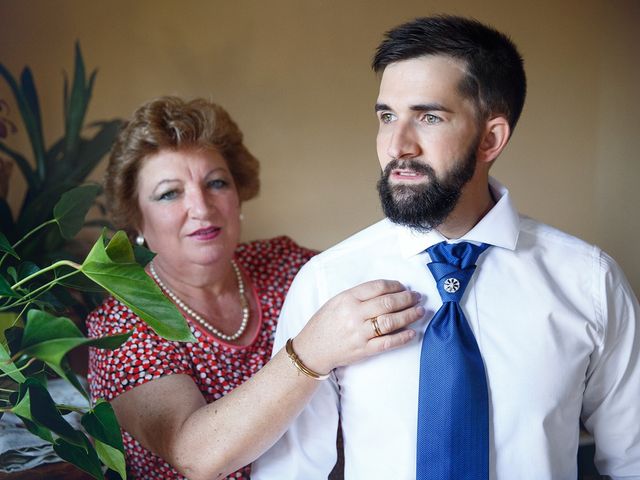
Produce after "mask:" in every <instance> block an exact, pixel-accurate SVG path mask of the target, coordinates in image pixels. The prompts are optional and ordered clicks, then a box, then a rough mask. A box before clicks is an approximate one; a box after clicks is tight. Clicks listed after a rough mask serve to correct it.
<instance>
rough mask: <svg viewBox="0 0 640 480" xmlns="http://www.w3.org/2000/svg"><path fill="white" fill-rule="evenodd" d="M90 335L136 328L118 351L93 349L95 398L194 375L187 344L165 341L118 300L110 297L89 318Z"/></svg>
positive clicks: (108, 397) (91, 375)
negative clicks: (158, 380) (175, 376)
mask: <svg viewBox="0 0 640 480" xmlns="http://www.w3.org/2000/svg"><path fill="white" fill-rule="evenodd" d="M87 326H88V330H89V335H90V336H92V337H98V336H103V335H114V334H120V333H125V332H128V331H130V330H133V331H132V334H131V337H129V339H128V340H127V341H126V342H125V343H123V344H122V345H121V346H120V347H119V348H116V349H115V350H107V349H98V348H91V349H90V352H89V378H88V380H89V387H90V390H91V396H92V397H93V398H94V399H97V398H104V399H105V400H107V401H110V400H112V399H113V398H115V397H117V396H118V395H120V394H122V393H124V392H126V391H127V390H130V389H132V388H133V387H136V386H138V385H142V384H143V383H146V382H149V381H151V380H154V379H156V378H160V377H163V376H165V375H171V374H178V373H185V374H189V375H193V370H192V368H191V366H190V363H189V361H188V354H187V353H186V352H185V350H184V346H183V345H181V344H180V343H178V342H172V341H169V340H165V339H164V338H162V337H160V336H159V335H157V334H156V333H155V332H154V331H153V330H151V328H149V327H148V326H147V324H146V323H144V322H143V321H142V320H140V319H139V318H138V316H137V315H135V314H134V313H133V312H132V311H131V310H129V308H127V307H126V306H124V305H122V304H121V303H120V302H118V301H117V300H113V299H109V300H107V301H106V302H105V303H104V304H103V305H102V306H101V307H99V308H98V309H96V310H95V311H94V312H92V313H91V314H90V315H89V317H88V318H87Z"/></svg>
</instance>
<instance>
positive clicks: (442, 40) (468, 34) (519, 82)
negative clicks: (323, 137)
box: [371, 15, 527, 131]
mask: <svg viewBox="0 0 640 480" xmlns="http://www.w3.org/2000/svg"><path fill="white" fill-rule="evenodd" d="M427 55H443V56H448V57H451V58H454V59H457V60H461V61H462V62H464V64H465V66H466V75H465V78H464V80H463V81H462V82H461V85H459V89H460V91H461V93H462V94H463V95H466V96H468V97H470V98H471V99H473V100H474V102H475V103H476V106H477V107H478V110H479V113H480V115H482V117H483V118H485V119H486V118H488V117H489V116H490V115H495V114H502V115H505V116H506V117H507V120H508V121H509V126H510V127H511V130H512V131H513V129H514V128H515V126H516V123H517V122H518V118H519V117H520V113H521V112H522V107H523V106H524V99H525V96H526V90H527V80H526V76H525V73H524V65H523V60H522V56H521V55H520V53H519V52H518V49H517V48H516V46H515V44H514V43H513V42H512V41H511V39H510V38H509V37H508V36H507V35H505V34H504V33H501V32H499V31H497V30H496V29H494V28H492V27H489V26H487V25H484V24H483V23H480V22H479V21H477V20H475V19H470V18H463V17H457V16H451V15H438V16H433V17H422V18H417V19H415V20H413V21H411V22H407V23H404V24H402V25H400V26H398V27H396V28H393V29H391V30H389V31H388V32H387V33H386V34H385V38H384V40H383V41H382V43H381V44H380V45H379V46H378V49H377V50H376V53H375V56H374V58H373V62H372V64H371V66H372V68H373V70H374V71H375V72H376V73H380V72H382V71H384V69H385V68H386V67H387V66H388V65H390V64H392V63H395V62H399V61H401V60H409V59H412V58H417V57H422V56H427Z"/></svg>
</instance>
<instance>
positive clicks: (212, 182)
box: [207, 178, 229, 190]
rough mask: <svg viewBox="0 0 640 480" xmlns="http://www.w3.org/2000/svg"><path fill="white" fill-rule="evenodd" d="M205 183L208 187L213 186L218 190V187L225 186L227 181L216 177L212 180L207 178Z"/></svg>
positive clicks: (227, 183)
mask: <svg viewBox="0 0 640 480" xmlns="http://www.w3.org/2000/svg"><path fill="white" fill-rule="evenodd" d="M207 185H208V186H209V187H210V188H214V189H216V190H219V189H221V188H225V187H226V186H227V185H229V182H227V181H226V180H222V179H221V178H216V179H214V180H209V181H208V182H207Z"/></svg>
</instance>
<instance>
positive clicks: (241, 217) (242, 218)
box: [240, 213, 244, 221]
mask: <svg viewBox="0 0 640 480" xmlns="http://www.w3.org/2000/svg"><path fill="white" fill-rule="evenodd" d="M243 220H244V213H241V214H240V221H243Z"/></svg>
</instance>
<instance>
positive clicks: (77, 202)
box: [53, 185, 100, 239]
mask: <svg viewBox="0 0 640 480" xmlns="http://www.w3.org/2000/svg"><path fill="white" fill-rule="evenodd" d="M99 191H100V187H99V186H98V185H81V186H79V187H76V188H74V189H72V190H69V191H68V192H66V193H64V194H63V195H62V197H61V198H60V201H59V202H58V203H57V204H56V206H55V207H54V208H53V216H54V218H55V220H56V222H57V223H58V226H59V227H60V233H62V236H63V237H64V238H66V239H70V238H73V237H75V236H76V234H77V233H78V232H79V231H80V229H81V228H82V225H83V223H84V217H86V215H87V212H88V211H89V209H90V208H91V204H92V203H93V199H94V198H96V195H98V192H99Z"/></svg>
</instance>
